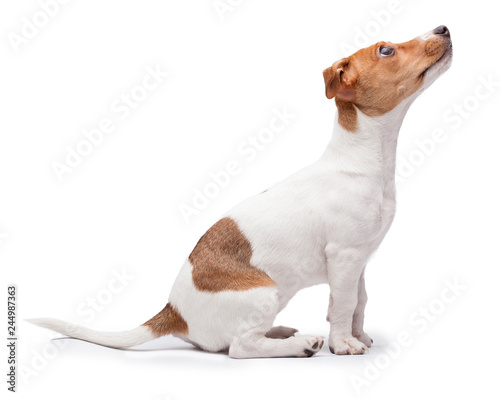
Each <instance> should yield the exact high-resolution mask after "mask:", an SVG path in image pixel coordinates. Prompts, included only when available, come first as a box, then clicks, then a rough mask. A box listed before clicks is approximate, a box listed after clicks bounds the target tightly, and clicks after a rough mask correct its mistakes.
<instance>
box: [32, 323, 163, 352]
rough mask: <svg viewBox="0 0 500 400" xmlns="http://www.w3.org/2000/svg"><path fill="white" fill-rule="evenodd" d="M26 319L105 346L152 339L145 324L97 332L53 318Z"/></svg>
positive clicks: (132, 344)
mask: <svg viewBox="0 0 500 400" xmlns="http://www.w3.org/2000/svg"><path fill="white" fill-rule="evenodd" d="M27 321H28V322H31V323H32V324H35V325H38V326H41V327H43V328H47V329H51V330H53V331H56V332H59V333H61V334H63V335H66V336H69V337H72V338H75V339H80V340H85V341H87V342H91V343H96V344H100V345H101V346H107V347H116V348H124V347H131V346H137V345H139V344H142V343H145V342H148V341H150V340H153V339H154V335H153V334H152V332H151V331H150V330H149V329H148V328H146V327H145V326H138V327H137V328H134V329H132V330H130V331H124V332H99V331H94V330H93V329H89V328H85V327H83V326H80V325H75V324H72V323H70V322H65V321H60V320H58V319H54V318H34V319H28V320H27Z"/></svg>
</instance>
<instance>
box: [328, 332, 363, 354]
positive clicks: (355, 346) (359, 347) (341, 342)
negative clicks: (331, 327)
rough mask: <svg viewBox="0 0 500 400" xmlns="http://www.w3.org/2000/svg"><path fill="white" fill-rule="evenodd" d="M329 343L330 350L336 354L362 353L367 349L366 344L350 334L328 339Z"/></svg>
mask: <svg viewBox="0 0 500 400" xmlns="http://www.w3.org/2000/svg"><path fill="white" fill-rule="evenodd" d="M370 340H371V339H370ZM329 345H330V351H331V352H332V353H334V354H337V355H344V354H364V353H366V352H367V351H368V347H367V345H366V344H364V343H362V342H360V341H359V340H358V339H356V338H354V337H352V336H351V337H346V338H340V339H330V343H329Z"/></svg>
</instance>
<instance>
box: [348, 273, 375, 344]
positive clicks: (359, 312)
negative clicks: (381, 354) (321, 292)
mask: <svg viewBox="0 0 500 400" xmlns="http://www.w3.org/2000/svg"><path fill="white" fill-rule="evenodd" d="M367 301H368V296H367V295H366V288H365V268H363V272H362V273H361V276H360V277H359V282H358V304H357V305H356V309H355V310H354V315H353V317H352V335H353V336H354V337H355V338H356V339H358V340H359V341H360V342H363V343H364V344H365V345H366V346H367V347H371V345H372V343H373V340H372V339H371V338H370V336H368V335H367V334H366V332H365V331H364V329H363V324H364V320H365V307H366V302H367Z"/></svg>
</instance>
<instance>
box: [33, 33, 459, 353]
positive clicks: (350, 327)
mask: <svg viewBox="0 0 500 400" xmlns="http://www.w3.org/2000/svg"><path fill="white" fill-rule="evenodd" d="M451 61H452V43H451V39H450V32H449V30H448V29H447V28H446V27H445V26H439V27H437V28H436V29H434V30H432V31H430V32H428V33H426V34H425V35H423V36H419V37H417V38H415V39H413V40H410V41H408V42H405V43H400V44H395V43H390V42H379V43H377V44H374V45H373V46H370V47H367V48H365V49H362V50H359V51H358V52H356V53H355V54H353V55H352V56H350V57H347V58H343V59H341V60H339V61H337V62H335V63H334V64H333V65H332V66H331V67H329V68H327V69H325V70H324V71H323V77H324V80H325V86H326V97H327V98H328V99H332V98H334V97H335V103H336V105H337V110H338V112H337V114H336V117H335V121H334V129H333V137H332V139H331V141H330V143H329V145H328V147H327V148H326V151H325V152H324V154H323V155H322V156H321V158H320V159H319V160H318V161H317V162H315V163H314V164H312V165H310V166H308V167H306V168H304V169H302V170H300V171H299V172H297V173H296V174H294V175H292V176H290V177H289V178H288V179H286V180H284V181H283V182H281V183H278V184H277V185H275V186H273V187H272V188H270V189H269V190H267V191H265V192H263V193H261V194H259V195H256V196H254V197H251V198H249V199H248V200H246V201H244V202H243V203H241V204H239V205H237V206H236V207H235V208H233V209H232V210H231V211H229V212H228V213H227V214H226V215H225V216H224V217H223V218H222V219H221V220H220V221H218V222H217V223H215V225H213V226H212V227H211V228H210V229H209V230H208V231H207V232H206V233H205V235H203V237H202V238H201V239H200V240H199V242H198V244H197V245H196V247H195V248H194V250H193V251H192V253H191V254H190V255H189V257H188V259H187V260H186V261H185V263H184V265H183V266H182V268H181V270H180V273H179V275H178V277H177V279H176V280H175V283H174V285H173V288H172V291H171V293H170V297H169V300H168V303H167V305H166V306H165V308H164V309H163V310H162V311H160V312H159V313H158V314H157V315H156V316H155V317H153V318H151V319H150V320H149V321H147V322H146V323H144V324H143V325H141V326H139V327H137V328H135V329H132V330H130V331H125V332H98V331H94V330H91V329H88V328H84V327H81V326H77V325H74V324H71V323H67V322H63V321H59V320H56V319H46V318H41V319H34V320H29V321H30V322H33V323H35V324H37V325H40V326H43V327H45V328H49V329H52V330H55V331H57V332H59V333H62V334H64V335H67V336H70V337H73V338H77V339H81V340H85V341H88V342H92V343H96V344H100V345H103V346H109V347H114V348H126V347H130V346H135V345H139V344H141V343H144V342H146V341H149V340H152V339H155V338H158V337H160V336H164V335H168V334H172V335H174V336H177V337H180V338H182V339H183V340H185V341H186V342H189V343H192V344H194V345H195V346H197V347H199V348H201V349H203V350H207V351H211V352H218V351H227V352H228V353H229V356H230V357H233V358H255V357H310V356H312V355H313V354H315V353H316V352H318V351H319V350H320V349H321V347H322V345H323V337H321V336H316V335H295V333H296V332H297V330H296V329H292V328H287V327H283V326H277V327H273V322H274V320H275V318H276V315H277V314H278V313H279V312H280V311H281V310H282V309H283V308H284V307H285V306H286V305H287V303H288V302H289V301H290V299H291V298H292V297H293V296H294V295H295V293H297V292H298V291H299V290H300V289H303V288H306V287H309V286H312V285H317V284H320V283H327V284H328V285H329V286H330V304H329V306H328V316H327V320H328V321H329V322H330V336H329V339H328V344H329V347H330V350H331V351H332V352H333V353H335V354H363V353H365V352H367V351H368V347H370V346H371V344H372V340H371V339H370V337H369V336H368V335H367V334H366V333H365V331H364V330H363V319H364V309H365V305H366V300H367V296H366V290H365V282H364V270H365V266H366V263H367V262H368V260H369V259H370V256H371V255H372V254H373V253H374V251H375V250H376V249H377V248H378V247H379V245H380V243H381V242H382V239H383V238H384V236H385V234H386V233H387V231H388V229H389V227H390V225H391V223H392V220H393V217H394V212H395V208H396V201H395V187H394V186H395V185H394V179H395V164H396V144H397V140H398V134H399V129H400V127H401V124H402V122H403V118H404V116H405V114H406V112H407V111H408V108H409V107H410V105H411V104H412V103H413V101H414V100H415V99H416V98H417V96H418V95H419V94H420V93H422V92H423V91H424V90H425V89H426V88H428V87H429V86H430V85H431V84H432V83H433V82H434V81H435V80H436V79H437V78H438V77H439V76H440V75H441V74H443V73H444V72H445V71H446V70H447V69H448V68H449V67H450V65H451Z"/></svg>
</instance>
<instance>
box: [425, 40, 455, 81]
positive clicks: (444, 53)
mask: <svg viewBox="0 0 500 400" xmlns="http://www.w3.org/2000/svg"><path fill="white" fill-rule="evenodd" d="M452 49H453V45H452V43H451V42H450V44H449V46H448V47H447V49H446V50H445V51H444V52H443V54H441V57H439V58H438V59H437V60H436V61H435V62H433V63H432V64H431V65H429V66H428V67H427V68H426V69H424V70H423V71H422V72H421V73H420V75H419V76H418V79H423V78H424V77H425V74H427V71H429V70H430V69H431V68H432V67H434V66H436V65H438V64H439V63H440V62H441V61H442V60H443V58H444V57H445V56H446V55H447V54H449V53H450V51H452Z"/></svg>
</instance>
